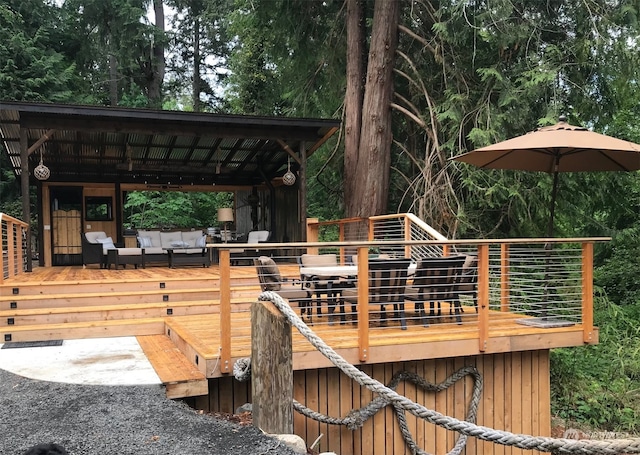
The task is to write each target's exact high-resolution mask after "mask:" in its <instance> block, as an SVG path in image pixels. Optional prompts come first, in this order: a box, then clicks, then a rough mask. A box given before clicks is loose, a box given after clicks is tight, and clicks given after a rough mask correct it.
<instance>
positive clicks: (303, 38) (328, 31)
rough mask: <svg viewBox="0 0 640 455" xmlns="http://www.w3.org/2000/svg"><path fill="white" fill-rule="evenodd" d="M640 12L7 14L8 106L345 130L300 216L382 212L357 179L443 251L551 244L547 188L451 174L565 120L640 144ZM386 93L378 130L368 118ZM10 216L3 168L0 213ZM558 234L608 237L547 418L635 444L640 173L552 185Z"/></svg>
mask: <svg viewBox="0 0 640 455" xmlns="http://www.w3.org/2000/svg"><path fill="white" fill-rule="evenodd" d="M394 8H395V9H394ZM165 14H166V16H165ZM639 14H640V0H626V1H623V0H548V1H544V2H540V1H537V0H466V1H462V0H449V1H436V0H432V1H429V0H397V1H396V0H394V1H392V0H377V1H374V0H322V1H316V0H153V1H152V0H146V1H145V0H64V1H63V0H57V1H53V0H0V100H19V101H23V100H24V101H41V102H60V103H76V104H88V105H118V106H127V107H151V108H162V109H178V110H193V111H207V112H222V113H236V114H255V115H269V116H273V115H281V116H291V117H331V118H340V119H342V120H343V129H342V130H341V132H340V134H339V135H336V138H335V139H334V140H333V141H332V142H331V144H329V146H326V147H324V148H322V149H321V150H318V151H317V152H316V153H315V154H314V155H313V156H312V157H311V159H310V161H309V168H308V176H307V181H308V203H307V206H308V211H309V213H308V215H309V216H312V217H318V218H320V219H335V218H340V217H342V216H348V215H354V214H361V215H367V214H373V213H356V209H355V208H354V207H357V206H358V205H360V206H366V204H364V203H363V201H365V200H366V199H367V197H364V196H365V194H367V193H364V192H363V190H362V187H360V188H357V187H354V186H353V182H354V181H356V180H357V181H359V180H358V178H355V180H354V174H353V173H354V172H361V173H363V174H361V176H362V175H364V176H368V177H371V178H373V179H377V181H379V182H381V183H377V184H373V185H372V184H370V183H369V185H370V188H371V189H372V192H375V193H376V196H375V197H372V198H371V199H372V200H373V199H375V203H376V204H377V205H376V206H375V207H374V206H366V207H365V212H366V211H369V212H373V211H377V212H413V213H415V214H416V215H418V216H419V217H420V218H422V219H423V220H425V221H426V222H427V223H428V224H430V225H431V226H433V227H434V228H436V229H437V230H439V231H440V232H442V233H443V234H444V235H446V236H448V237H450V238H465V237H466V238H507V237H544V234H545V229H546V226H547V219H548V216H549V208H548V207H549V198H550V194H551V183H552V182H551V177H550V176H548V175H546V174H538V173H529V172H518V171H485V170H478V169H475V168H472V167H471V166H467V165H463V164H460V163H455V162H451V161H449V158H450V157H452V156H454V155H457V154H459V153H462V152H464V151H468V150H472V149H474V148H477V147H480V146H483V145H488V144H490V143H493V142H497V141H499V140H503V139H507V138H510V137H514V136H517V135H520V134H523V133H525V132H527V131H530V130H532V129H535V128H536V127H538V126H543V125H548V124H553V123H556V121H557V119H558V117H559V116H560V115H563V114H564V115H567V117H568V120H569V122H570V123H572V124H575V125H583V126H587V127H589V128H591V129H593V130H594V131H597V132H600V133H605V134H608V135H611V136H615V137H618V138H621V139H626V140H629V141H633V142H640V123H639V122H638V119H639V118H640V87H639V86H638V82H639V81H640V78H639V76H640V74H639V71H640V49H639V47H640V22H639V20H638V19H639ZM380 57H382V60H378V63H377V66H376V65H375V64H372V62H375V61H376V59H377V58H378V59H379V58H380ZM380 80H382V81H383V82H384V83H383V84H382V85H385V86H386V87H387V90H388V91H387V92H382V93H378V94H377V96H378V98H377V100H378V101H377V102H375V103H374V104H373V106H374V107H376V109H379V111H375V114H374V117H375V118H376V120H377V119H378V118H382V119H384V120H385V121H388V123H386V124H385V125H383V126H381V125H379V124H376V123H375V122H373V121H371V118H372V117H369V118H367V117H366V115H367V114H368V113H371V112H373V108H372V107H371V106H372V105H370V104H367V103H369V102H371V100H372V99H375V95H372V94H371V93H373V92H374V90H371V91H369V88H371V86H372V85H373V84H375V82H376V81H378V82H379V81H380ZM354 106H356V110H358V109H359V114H357V115H355V116H354V114H353V110H352V109H353V108H354ZM354 119H356V120H355V121H354ZM385 129H388V131H389V132H391V133H392V134H389V135H388V137H386V138H383V139H381V140H380V142H379V143H376V146H377V145H380V147H379V150H378V149H376V150H373V149H371V150H370V149H366V148H365V147H362V144H363V142H360V148H358V137H360V135H361V137H360V140H362V138H366V137H367V136H368V137H370V138H374V139H375V137H376V136H375V134H376V131H382V130H385ZM354 132H357V133H358V134H356V135H355V136H357V137H355V136H354ZM354 137H355V144H356V145H355V147H354V145H353V144H354V142H353V141H354ZM353 150H356V152H357V150H364V152H365V157H364V158H363V160H364V161H366V159H368V157H369V158H370V157H374V158H375V161H379V163H376V166H378V167H377V168H373V167H370V166H368V165H367V164H365V163H364V161H360V162H359V163H360V165H356V166H354V165H353V163H354V162H353V161H352V160H353V159H354V156H353V155H352V153H353ZM3 156H4V155H3ZM357 159H358V157H356V160H357ZM356 162H357V161H356ZM381 176H383V178H380V177H381ZM362 181H363V182H368V180H366V179H363V180H362ZM374 190H375V191H374ZM367 196H369V195H368V194H367ZM190 197H194V198H200V199H189V198H190ZM218 197H219V196H218ZM203 198H205V199H203ZM216 203H217V201H215V200H214V201H211V200H208V199H206V197H205V196H203V195H193V196H189V195H184V194H182V193H148V194H140V195H139V198H137V199H135V200H134V201H132V202H131V205H130V206H128V209H129V210H130V211H131V213H132V214H136V213H137V214H138V215H140V213H142V208H143V207H162V210H160V211H158V213H162V214H163V215H164V216H167V217H169V218H170V219H172V220H174V221H175V220H178V221H177V222H176V224H178V225H180V224H182V223H184V225H192V224H194V223H196V224H198V225H203V226H207V225H209V224H210V220H207V219H206V216H207V215H206V213H212V212H213V210H202V208H203V207H206V206H207V205H209V204H213V205H215V204H216ZM185 207H188V208H189V209H185ZM20 208H21V205H20V200H19V185H18V184H17V183H16V180H15V176H14V175H13V174H12V172H11V171H10V170H9V166H8V163H6V162H4V161H3V162H0V211H2V212H6V213H9V214H12V215H14V216H17V217H20V215H21V210H20ZM149 212H151V213H149ZM153 212H154V211H153V210H147V211H145V217H146V218H145V219H146V222H148V223H151V224H153V223H156V225H159V224H162V220H159V219H156V218H154V214H153ZM32 222H34V223H37V220H32ZM138 225H140V223H138ZM555 232H556V235H557V236H558V237H582V236H611V237H612V238H613V240H612V241H611V242H609V243H607V244H604V245H597V249H596V257H595V265H596V270H595V289H596V298H595V302H596V303H595V305H596V309H595V318H596V321H595V322H596V325H598V326H599V327H600V344H599V345H597V346H586V347H582V348H572V349H567V350H564V349H558V350H554V351H553V352H552V384H551V386H552V387H551V388H552V395H553V397H552V399H553V405H552V406H553V409H552V411H553V413H554V414H555V415H557V416H559V417H562V418H565V419H570V420H574V421H577V422H582V423H584V424H588V425H591V426H593V427H597V428H601V429H606V430H617V431H628V432H638V431H639V430H640V428H638V426H639V425H640V355H639V354H640V337H639V336H638V332H639V331H640V260H639V259H638V258H640V173H638V172H632V173H580V174H578V173H576V174H563V175H562V176H561V185H560V192H559V195H558V205H557V211H556V225H555Z"/></svg>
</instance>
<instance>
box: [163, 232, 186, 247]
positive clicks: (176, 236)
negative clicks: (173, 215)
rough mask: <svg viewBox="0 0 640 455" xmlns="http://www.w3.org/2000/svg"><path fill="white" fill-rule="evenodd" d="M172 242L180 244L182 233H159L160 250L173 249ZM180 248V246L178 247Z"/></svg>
mask: <svg viewBox="0 0 640 455" xmlns="http://www.w3.org/2000/svg"><path fill="white" fill-rule="evenodd" d="M174 242H182V232H180V231H173V232H160V246H161V247H162V248H175V247H174V246H173V245H172V244H173V243H174ZM178 246H182V245H178Z"/></svg>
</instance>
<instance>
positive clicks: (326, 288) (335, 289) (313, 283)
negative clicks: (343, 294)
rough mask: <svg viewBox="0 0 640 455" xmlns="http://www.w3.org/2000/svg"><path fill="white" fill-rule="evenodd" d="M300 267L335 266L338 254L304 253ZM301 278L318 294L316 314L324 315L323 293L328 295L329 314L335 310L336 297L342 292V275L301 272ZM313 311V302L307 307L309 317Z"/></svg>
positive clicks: (304, 283) (307, 286) (304, 284)
mask: <svg viewBox="0 0 640 455" xmlns="http://www.w3.org/2000/svg"><path fill="white" fill-rule="evenodd" d="M298 263H299V265H300V268H303V267H334V266H337V265H338V256H337V255H336V254H333V253H330V254H302V255H300V257H299V258H298ZM300 279H301V280H302V284H303V286H304V287H305V288H307V289H309V290H310V291H311V292H312V293H313V294H315V296H316V314H317V315H318V317H322V294H326V295H327V308H328V310H329V316H331V315H332V314H333V313H334V311H335V304H336V297H337V295H338V293H339V292H340V289H341V288H340V277H338V276H331V275H306V274H302V273H301V274H300ZM312 311H313V304H311V305H309V307H307V312H308V315H309V317H310V316H311V312H312Z"/></svg>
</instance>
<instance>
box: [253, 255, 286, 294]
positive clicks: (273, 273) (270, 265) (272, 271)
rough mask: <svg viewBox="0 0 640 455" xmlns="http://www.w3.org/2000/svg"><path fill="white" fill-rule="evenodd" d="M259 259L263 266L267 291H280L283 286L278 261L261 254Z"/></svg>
mask: <svg viewBox="0 0 640 455" xmlns="http://www.w3.org/2000/svg"><path fill="white" fill-rule="evenodd" d="M258 260H259V261H260V264H261V266H262V273H263V278H264V289H265V290H266V291H279V290H280V288H281V287H282V285H281V283H282V277H281V276H280V270H279V269H278V265H277V264H276V262H275V261H274V260H273V259H271V258H270V257H267V256H260V257H259V258H258Z"/></svg>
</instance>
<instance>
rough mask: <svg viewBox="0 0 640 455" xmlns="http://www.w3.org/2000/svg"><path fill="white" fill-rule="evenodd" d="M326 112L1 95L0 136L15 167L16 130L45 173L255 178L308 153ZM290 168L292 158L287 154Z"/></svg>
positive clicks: (331, 128) (62, 176) (326, 132)
mask: <svg viewBox="0 0 640 455" xmlns="http://www.w3.org/2000/svg"><path fill="white" fill-rule="evenodd" d="M339 125H340V122H339V121H337V120H328V119H295V118H293V119H292V118H284V117H274V118H270V117H251V116H238V115H219V114H206V113H193V112H176V111H153V110H147V109H122V108H106V107H90V106H70V105H55V104H41V103H18V102H0V138H1V140H2V142H3V145H4V146H5V150H6V153H7V154H8V156H9V159H10V161H11V164H12V166H13V168H14V171H15V172H16V174H20V130H21V128H22V129H24V131H26V134H27V142H28V144H27V147H32V146H33V145H34V144H35V143H36V142H37V141H38V140H40V139H41V138H43V137H45V136H46V135H47V134H48V132H50V133H51V134H50V136H49V138H48V139H47V140H46V141H44V142H43V143H42V145H41V146H40V147H38V148H37V149H36V150H35V151H34V153H32V154H31V155H30V156H29V169H33V168H35V166H37V165H38V163H39V161H40V153H42V159H43V162H44V164H45V165H46V166H47V167H49V169H50V171H51V177H50V181H66V182H72V181H77V182H86V181H95V182H113V181H118V182H121V183H132V182H137V181H139V180H140V178H145V179H153V180H155V181H156V182H160V183H163V182H169V181H176V180H180V181H183V182H185V183H189V182H193V183H200V184H202V183H204V184H212V183H215V184H224V185H232V186H233V185H238V186H246V185H259V184H261V183H264V181H265V179H269V180H271V179H274V178H276V177H278V176H281V175H282V174H283V173H284V172H285V171H286V168H287V160H288V159H289V154H288V153H287V151H286V150H285V149H284V147H283V145H281V144H286V146H287V147H288V148H289V149H290V150H293V151H295V153H297V154H299V152H300V150H301V148H303V149H304V151H305V153H306V154H307V156H308V155H310V154H311V153H313V151H315V150H316V149H317V148H318V147H319V146H320V145H321V144H322V143H324V142H325V141H326V140H327V138H328V137H329V136H331V135H332V134H333V133H334V132H335V131H336V130H337V128H338V127H339ZM291 164H292V168H293V169H295V168H296V167H297V164H296V162H295V160H291Z"/></svg>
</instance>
